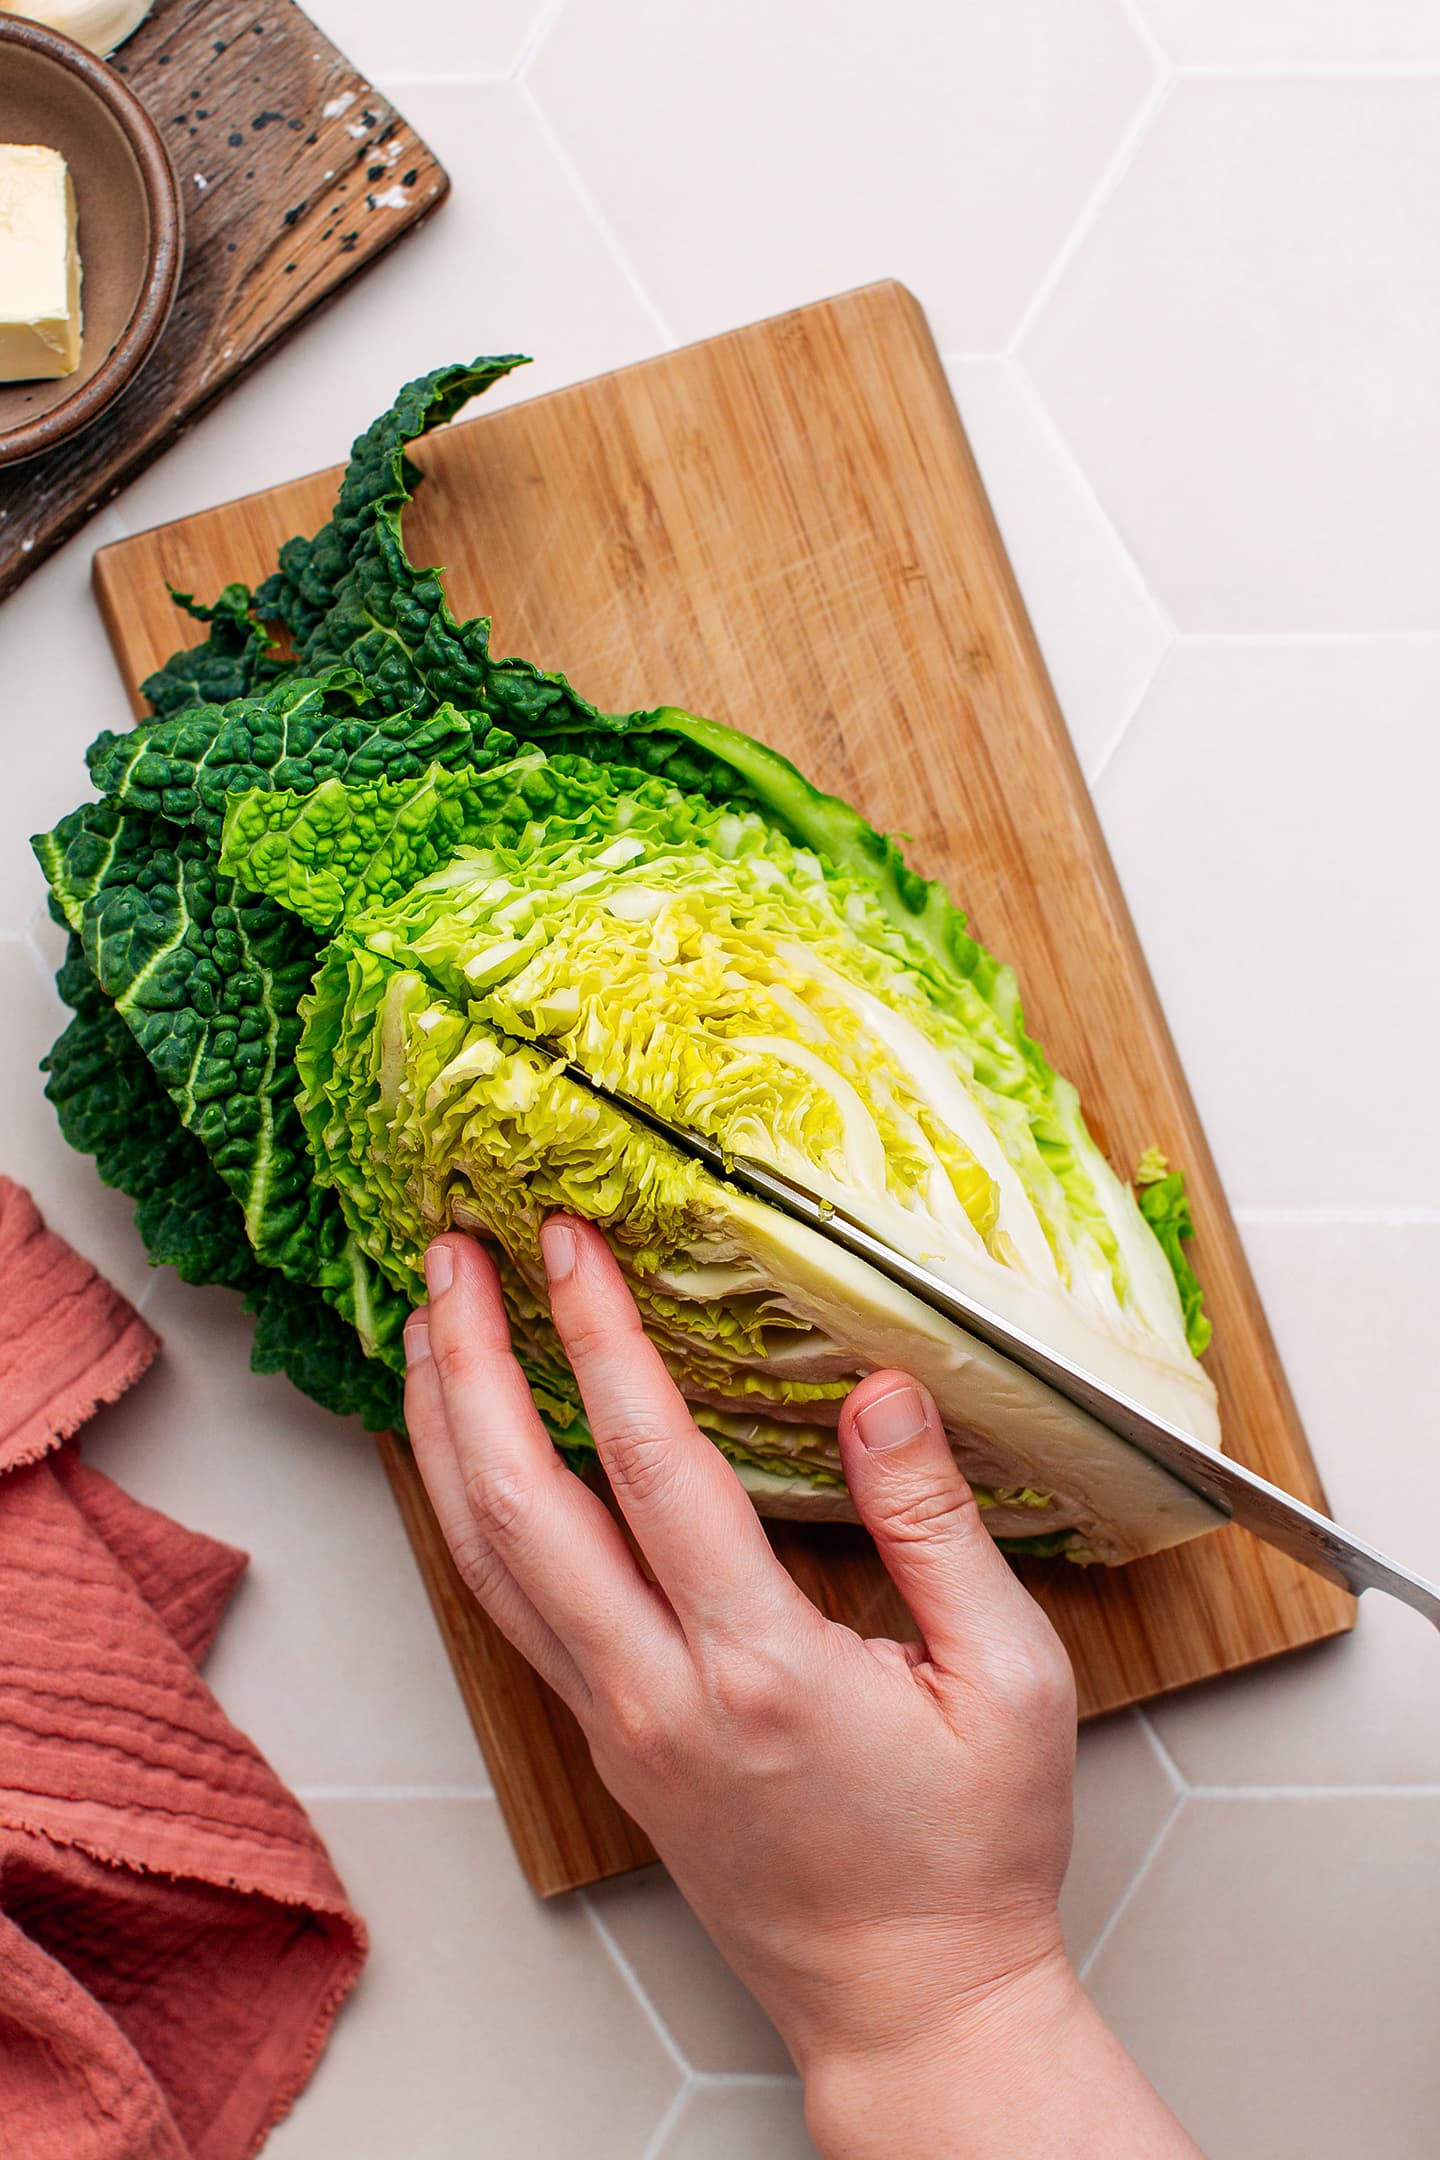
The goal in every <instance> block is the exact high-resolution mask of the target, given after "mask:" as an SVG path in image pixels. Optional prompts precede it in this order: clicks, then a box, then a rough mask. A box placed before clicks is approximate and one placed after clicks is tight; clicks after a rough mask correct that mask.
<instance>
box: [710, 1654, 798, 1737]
mask: <svg viewBox="0 0 1440 2160" xmlns="http://www.w3.org/2000/svg"><path fill="white" fill-rule="evenodd" d="M707 1692H708V1694H709V1696H710V1699H711V1702H712V1704H713V1706H714V1708H715V1709H716V1710H717V1711H718V1712H719V1714H720V1716H721V1717H722V1718H723V1719H724V1720H725V1722H726V1723H727V1724H729V1725H734V1726H740V1727H742V1728H744V1729H747V1730H751V1731H753V1730H755V1729H757V1728H766V1727H770V1726H773V1725H775V1724H776V1723H777V1722H778V1721H779V1720H780V1718H781V1717H782V1716H783V1714H784V1710H785V1702H786V1690H785V1688H784V1686H783V1684H782V1676H781V1675H780V1673H779V1672H778V1671H777V1670H776V1669H775V1667H774V1665H773V1663H772V1662H771V1661H770V1660H769V1659H767V1658H763V1657H751V1656H746V1655H744V1654H741V1655H737V1656H732V1657H727V1658H723V1659H722V1660H720V1662H719V1663H718V1664H717V1665H716V1666H715V1667H714V1668H713V1669H712V1670H711V1672H710V1673H709V1674H708V1675H707Z"/></svg>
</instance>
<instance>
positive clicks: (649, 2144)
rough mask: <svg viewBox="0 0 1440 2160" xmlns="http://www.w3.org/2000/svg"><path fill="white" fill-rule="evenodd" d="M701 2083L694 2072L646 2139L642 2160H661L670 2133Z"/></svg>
mask: <svg viewBox="0 0 1440 2160" xmlns="http://www.w3.org/2000/svg"><path fill="white" fill-rule="evenodd" d="M699 2082H700V2080H699V2079H698V2078H697V2077H696V2076H695V2074H694V2072H693V2071H692V2072H691V2074H690V2076H689V2077H687V2078H686V2080H685V2083H684V2084H683V2085H682V2086H681V2087H680V2090H679V2092H677V2093H676V2094H675V2096H674V2098H673V2099H672V2100H671V2102H670V2105H669V2106H668V2107H667V2108H666V2110H665V2112H664V2114H663V2115H662V2116H661V2117H660V2120H659V2122H657V2123H656V2125H655V2128H654V2129H653V2130H652V2131H651V2133H650V2135H649V2137H648V2138H647V2139H646V2141H645V2148H644V2151H643V2152H642V2153H641V2155H640V2160H661V2155H662V2154H663V2153H664V2150H665V2147H666V2145H667V2144H668V2143H669V2140H670V2132H671V2131H672V2130H673V2129H674V2128H675V2125H676V2124H677V2123H678V2122H679V2120H680V2117H681V2115H682V2114H683V2113H684V2111H685V2103H686V2101H687V2100H688V2099H689V2098H690V2095H691V2093H692V2092H693V2091H694V2090H695V2088H696V2086H697V2085H698V2084H699Z"/></svg>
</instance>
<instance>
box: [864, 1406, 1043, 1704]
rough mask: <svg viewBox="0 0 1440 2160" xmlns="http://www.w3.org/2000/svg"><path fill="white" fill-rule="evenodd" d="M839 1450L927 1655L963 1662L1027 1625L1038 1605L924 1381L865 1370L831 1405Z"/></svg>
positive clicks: (962, 1668)
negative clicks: (841, 1400)
mask: <svg viewBox="0 0 1440 2160" xmlns="http://www.w3.org/2000/svg"><path fill="white" fill-rule="evenodd" d="M840 1454H841V1459H842V1461H843V1462H844V1465H845V1477H846V1481H847V1483H848V1484H849V1487H850V1492H851V1496H852V1497H853V1499H854V1501H855V1505H856V1507H857V1508H858V1509H859V1511H860V1515H861V1517H862V1519H863V1521H864V1523H865V1526H866V1528H867V1529H868V1530H869V1531H870V1534H871V1536H872V1537H873V1538H874V1540H875V1543H876V1546H877V1548H878V1549H879V1553H880V1557H881V1559H882V1560H883V1561H884V1563H885V1566H886V1568H887V1569H888V1570H889V1573H890V1576H891V1578H892V1580H893V1581H894V1583H895V1586H896V1588H897V1589H898V1590H899V1592H900V1594H901V1596H902V1597H903V1598H904V1600H905V1603H906V1604H907V1605H908V1606H909V1608H910V1612H911V1615H912V1616H913V1618H914V1620H915V1622H916V1624H917V1626H918V1627H919V1629H920V1632H921V1634H922V1635H923V1636H924V1638H925V1642H926V1645H927V1647H928V1649H929V1652H930V1656H931V1659H932V1661H933V1663H935V1664H936V1665H937V1666H939V1667H941V1668H942V1669H944V1670H948V1671H951V1672H955V1673H962V1672H966V1671H968V1670H970V1669H972V1668H973V1667H974V1665H975V1663H976V1660H977V1656H978V1655H979V1654H980V1653H981V1652H982V1651H983V1650H985V1649H987V1648H988V1647H990V1646H992V1645H993V1644H994V1643H995V1642H996V1639H997V1637H1004V1636H1006V1635H1013V1634H1014V1633H1015V1632H1016V1631H1017V1630H1019V1631H1024V1632H1025V1633H1027V1634H1028V1632H1029V1631H1030V1629H1031V1628H1032V1626H1033V1624H1034V1621H1035V1620H1036V1619H1037V1618H1039V1617H1041V1616H1040V1615H1039V1608H1038V1607H1037V1606H1036V1605H1035V1603H1034V1601H1033V1600H1032V1599H1031V1598H1030V1596H1029V1595H1028V1593H1027V1592H1026V1591H1025V1590H1024V1589H1023V1588H1022V1586H1021V1584H1020V1583H1019V1582H1018V1581H1017V1580H1016V1578H1015V1576H1014V1575H1013V1574H1012V1573H1011V1572H1010V1569H1009V1568H1008V1567H1007V1565H1006V1563H1005V1559H1004V1556H1003V1554H1002V1553H1001V1552H1000V1551H999V1550H998V1548H997V1547H996V1545H995V1544H994V1542H993V1540H992V1539H991V1537H990V1534H989V1532H988V1531H987V1530H986V1528H985V1526H984V1524H983V1522H982V1521H981V1518H980V1510H979V1508H978V1507H977V1506H976V1504H975V1499H974V1496H973V1494H972V1493H971V1491H970V1487H969V1486H968V1485H967V1484H966V1482H965V1479H964V1477H963V1476H962V1475H961V1472H960V1470H959V1468H958V1467H957V1465H956V1462H955V1458H954V1456H953V1455H952V1454H951V1452H950V1443H949V1442H948V1440H947V1439H946V1437H945V1433H944V1430H943V1428H942V1426H941V1423H940V1418H939V1413H938V1412H937V1410H936V1408H935V1404H934V1402H933V1400H932V1398H931V1396H930V1393H929V1391H928V1389H926V1388H923V1387H920V1386H919V1385H917V1383H916V1382H915V1381H913V1380H911V1379H909V1378H908V1377H907V1375H906V1374H904V1373H899V1372H878V1373H871V1374H870V1375H869V1377H868V1378H867V1379H865V1380H862V1381H861V1382H860V1385H859V1386H858V1387H857V1388H855V1389H854V1391H853V1392H852V1393H851V1395H850V1397H849V1399H848V1400H847V1402H846V1404H845V1407H844V1409H843V1410H842V1411H841V1413H840Z"/></svg>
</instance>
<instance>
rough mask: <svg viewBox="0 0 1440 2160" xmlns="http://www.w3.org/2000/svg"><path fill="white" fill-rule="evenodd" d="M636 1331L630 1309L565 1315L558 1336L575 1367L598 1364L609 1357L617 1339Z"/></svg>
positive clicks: (637, 1327)
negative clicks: (559, 1335)
mask: <svg viewBox="0 0 1440 2160" xmlns="http://www.w3.org/2000/svg"><path fill="white" fill-rule="evenodd" d="M639 1332H640V1323H639V1319H638V1317H637V1316H636V1315H635V1313H634V1310H633V1308H632V1310H631V1311H630V1312H629V1313H593V1312H583V1313H576V1314H573V1315H571V1316H568V1317H567V1318H566V1321H565V1325H564V1327H563V1328H562V1329H561V1333H562V1335H563V1336H564V1339H565V1348H566V1350H567V1352H568V1353H569V1355H570V1357H571V1359H572V1361H573V1362H574V1363H576V1364H578V1365H592V1364H598V1363H599V1362H600V1360H601V1359H602V1358H608V1357H612V1356H613V1355H614V1351H615V1345H616V1342H617V1341H618V1340H620V1339H621V1338H622V1337H624V1336H626V1335H636V1334H639Z"/></svg>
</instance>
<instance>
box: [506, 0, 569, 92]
mask: <svg viewBox="0 0 1440 2160" xmlns="http://www.w3.org/2000/svg"><path fill="white" fill-rule="evenodd" d="M565 5H566V0H548V4H547V5H546V6H545V7H542V8H541V10H540V13H539V14H538V15H537V16H536V18H535V22H534V24H533V26H532V28H531V31H530V35H529V36H528V37H527V38H526V40H525V42H524V44H523V45H522V46H521V47H520V51H519V54H518V56H517V58H516V61H515V65H514V67H512V68H511V70H510V80H511V81H512V82H518V83H523V82H524V80H525V77H526V76H527V75H528V74H529V72H530V70H531V68H532V67H533V66H534V65H535V62H536V61H537V60H538V59H539V57H540V50H541V47H542V46H543V45H545V44H546V43H547V41H548V40H549V36H550V33H551V31H552V30H553V29H554V28H555V25H556V23H558V22H559V20H560V17H561V16H562V15H563V14H564V12H565Z"/></svg>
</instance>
